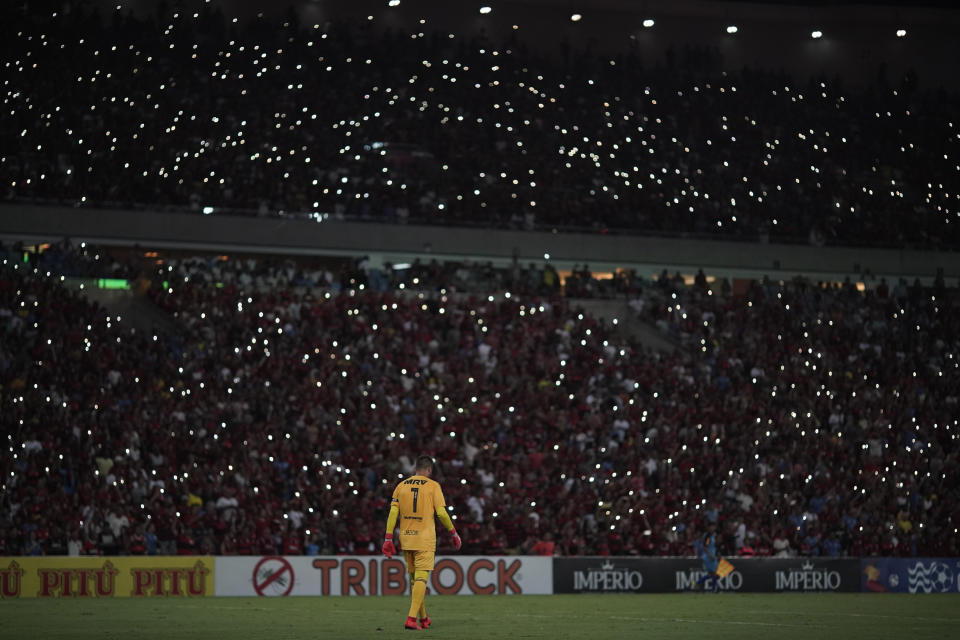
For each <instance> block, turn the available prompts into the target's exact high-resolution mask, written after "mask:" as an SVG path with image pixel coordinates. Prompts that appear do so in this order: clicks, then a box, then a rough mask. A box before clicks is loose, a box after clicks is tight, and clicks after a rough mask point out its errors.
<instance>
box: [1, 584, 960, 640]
mask: <svg viewBox="0 0 960 640" xmlns="http://www.w3.org/2000/svg"><path fill="white" fill-rule="evenodd" d="M408 606H409V598H407V597H399V596H398V597H346V598H344V597H329V598H319V597H318V598H259V599H258V598H210V599H203V600H202V599H190V600H187V599H133V598H118V599H103V600H77V599H56V600H36V599H29V600H27V599H24V600H2V601H0V638H3V639H4V640H20V639H24V640H26V639H33V638H45V639H56V638H64V639H70V640H83V639H85V638H90V639H91V640H93V639H96V640H131V638H134V639H137V640H151V639H153V638H157V639H161V638H162V639H164V640H168V639H176V640H184V639H192V638H197V639H203V640H213V639H219V638H224V639H229V640H284V639H290V640H309V639H317V638H323V639H327V638H330V639H337V640H340V639H343V640H351V639H354V638H357V639H360V638H374V639H384V640H386V639H389V638H410V637H418V636H416V635H414V634H413V633H411V632H405V631H403V629H402V626H403V621H404V619H405V618H406V615H407V608H408ZM427 611H428V613H429V614H430V616H431V617H432V618H433V621H434V624H433V627H432V628H431V629H429V630H427V631H422V632H417V633H419V634H420V637H433V638H435V639H440V638H444V639H447V638H451V639H456V640H491V639H495V638H549V639H550V640H564V639H567V638H570V639H573V638H576V639H577V640H582V639H584V638H598V639H600V638H631V639H632V638H677V639H687V638H689V639H691V640H692V639H694V638H695V639H697V640H702V639H703V638H710V639H715V638H716V639H723V638H765V637H774V638H776V640H786V639H789V638H797V639H801V638H802V639H803V640H811V639H815V640H826V639H828V638H844V639H846V638H869V639H870V640H879V639H882V638H891V639H896V640H904V639H906V638H935V639H936V640H942V639H943V638H949V637H956V635H955V634H956V633H957V629H958V628H960V595H916V596H911V595H892V594H677V595H672V594H670V595H554V596H429V597H428V598H427Z"/></svg>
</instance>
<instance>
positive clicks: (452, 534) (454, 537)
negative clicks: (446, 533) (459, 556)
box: [450, 529, 463, 551]
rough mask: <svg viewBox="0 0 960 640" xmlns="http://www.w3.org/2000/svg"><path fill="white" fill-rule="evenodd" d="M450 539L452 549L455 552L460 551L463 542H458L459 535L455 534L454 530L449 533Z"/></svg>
mask: <svg viewBox="0 0 960 640" xmlns="http://www.w3.org/2000/svg"><path fill="white" fill-rule="evenodd" d="M450 539H451V540H452V541H453V548H454V549H456V550H457V551H460V547H462V546H463V541H462V540H460V534H459V533H457V530H456V529H453V530H452V531H451V532H450Z"/></svg>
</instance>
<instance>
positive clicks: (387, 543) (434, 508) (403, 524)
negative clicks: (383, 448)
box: [383, 456, 460, 631]
mask: <svg viewBox="0 0 960 640" xmlns="http://www.w3.org/2000/svg"><path fill="white" fill-rule="evenodd" d="M432 474H433V458H431V457H430V456H420V457H418V458H417V461H416V464H415V466H414V475H412V476H410V477H409V478H407V479H406V480H403V481H402V482H401V483H400V484H398V485H397V488H396V489H394V490H393V499H392V500H391V501H390V515H389V516H388V517H387V536H386V540H384V542H383V553H384V555H386V556H387V557H388V558H392V557H393V554H395V553H396V552H397V548H396V547H395V546H394V544H393V529H394V527H396V526H397V525H398V524H399V527H400V548H401V549H403V559H404V561H405V562H406V563H407V573H409V574H410V584H411V585H412V587H411V588H410V593H411V602H410V613H409V615H408V616H407V621H406V623H405V624H404V625H403V627H404V629H410V630H411V631H415V630H417V629H427V628H428V627H429V626H430V618H429V617H428V616H427V611H426V609H425V608H424V606H423V600H424V598H425V597H426V594H427V578H428V577H429V576H430V572H431V571H433V561H434V558H433V556H434V552H435V551H436V549H437V532H436V528H435V527H434V523H433V516H434V515H436V516H437V518H438V519H439V520H440V522H441V523H442V524H443V526H444V527H446V529H447V531H448V532H449V533H450V535H451V537H452V539H453V546H454V548H456V549H458V550H459V549H460V536H459V535H457V531H456V529H454V527H453V521H451V520H450V515H449V514H448V513H447V509H446V506H447V503H446V502H445V501H444V499H443V491H441V490H440V485H439V484H438V483H437V482H436V481H435V480H431V479H430V476H431V475H432ZM397 518H399V519H400V521H399V523H398V522H397ZM418 616H419V621H418V620H417V618H418Z"/></svg>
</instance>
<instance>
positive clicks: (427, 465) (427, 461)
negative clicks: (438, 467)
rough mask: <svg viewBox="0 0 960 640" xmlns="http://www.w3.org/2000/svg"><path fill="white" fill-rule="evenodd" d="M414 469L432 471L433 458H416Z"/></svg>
mask: <svg viewBox="0 0 960 640" xmlns="http://www.w3.org/2000/svg"><path fill="white" fill-rule="evenodd" d="M414 468H415V469H419V470H421V471H433V458H431V457H430V456H417V461H416V463H414Z"/></svg>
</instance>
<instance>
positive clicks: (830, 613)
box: [743, 610, 960, 622]
mask: <svg viewBox="0 0 960 640" xmlns="http://www.w3.org/2000/svg"><path fill="white" fill-rule="evenodd" d="M743 613H755V614H758V615H769V614H771V613H772V614H776V615H794V616H803V615H809V614H806V613H802V612H799V611H770V610H765V611H743ZM816 615H818V616H845V617H849V618H894V619H896V620H931V621H933V622H960V618H933V617H930V616H889V615H885V614H879V613H878V614H873V613H848V612H846V611H817V613H816Z"/></svg>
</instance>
